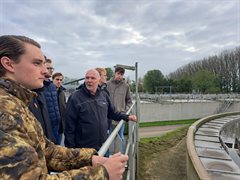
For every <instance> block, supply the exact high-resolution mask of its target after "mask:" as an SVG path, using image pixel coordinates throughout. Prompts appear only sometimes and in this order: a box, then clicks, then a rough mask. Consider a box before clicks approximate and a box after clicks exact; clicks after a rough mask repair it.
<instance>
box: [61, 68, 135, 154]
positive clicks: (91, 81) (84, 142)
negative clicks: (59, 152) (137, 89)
mask: <svg viewBox="0 0 240 180" xmlns="http://www.w3.org/2000/svg"><path fill="white" fill-rule="evenodd" d="M99 72H100V73H99ZM123 74H124V69H123V68H122V67H117V68H116V69H115V77H114V78H113V79H112V80H110V81H109V82H107V86H105V83H106V82H104V81H106V72H105V71H104V70H103V71H100V69H91V70H88V71H87V73H86V75H85V81H84V84H82V85H80V87H79V88H78V90H77V91H75V92H73V94H72V95H71V96H70V97H69V99H68V103H67V108H66V116H65V118H66V119H65V124H66V126H65V132H64V135H65V145H66V146H67V147H71V148H76V147H88V148H94V149H96V150H99V149H100V147H101V146H102V145H103V143H104V142H105V141H106V139H107V137H108V130H111V129H112V123H111V121H112V120H114V122H115V121H117V122H119V121H120V120H122V119H123V120H125V121H128V120H130V121H136V116H135V115H127V114H126V110H128V108H129V107H130V106H131V103H132V101H131V96H130V89H129V86H128V85H127V84H126V83H125V82H124V81H123ZM101 76H104V77H102V78H101ZM104 78H105V79H104ZM99 82H101V83H100V84H99ZM104 87H105V88H104ZM115 104H116V105H117V106H116V105H115ZM127 105H128V106H129V107H128V106H127ZM115 125H116V124H115ZM121 129H122V130H121V131H120V136H121V139H122V140H123V142H124V135H123V131H124V128H121ZM123 145H124V143H123ZM123 151H124V147H123V149H122V153H123Z"/></svg>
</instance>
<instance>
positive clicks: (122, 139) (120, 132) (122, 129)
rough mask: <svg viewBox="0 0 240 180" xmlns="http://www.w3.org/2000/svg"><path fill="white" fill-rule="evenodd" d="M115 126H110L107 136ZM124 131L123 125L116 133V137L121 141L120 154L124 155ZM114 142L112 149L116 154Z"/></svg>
mask: <svg viewBox="0 0 240 180" xmlns="http://www.w3.org/2000/svg"><path fill="white" fill-rule="evenodd" d="M116 126H117V125H114V124H112V126H111V128H110V130H109V134H111V133H112V131H113V129H114V128H115V127H116ZM124 129H125V124H123V125H122V126H121V128H120V130H119V131H118V137H119V138H120V139H121V141H122V147H121V153H122V154H124V152H125V138H124ZM114 144H115V142H113V143H112V146H113V149H114V153H117V152H116V150H115V147H114Z"/></svg>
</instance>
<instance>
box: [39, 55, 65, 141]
mask: <svg viewBox="0 0 240 180" xmlns="http://www.w3.org/2000/svg"><path fill="white" fill-rule="evenodd" d="M46 67H47V73H46V75H45V81H44V92H43V93H44V96H45V99H46V105H47V109H48V114H49V118H50V121H51V125H52V131H53V135H54V137H55V139H56V143H57V144H61V140H62V134H61V133H59V126H60V123H61V117H60V111H59V106H58V95H57V89H56V86H55V85H54V84H53V82H52V81H51V80H50V78H51V77H52V74H53V70H54V68H53V67H52V60H51V59H49V58H46Z"/></svg>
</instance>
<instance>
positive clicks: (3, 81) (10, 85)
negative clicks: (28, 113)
mask: <svg viewBox="0 0 240 180" xmlns="http://www.w3.org/2000/svg"><path fill="white" fill-rule="evenodd" d="M0 87H2V88H3V89H5V90H6V91H7V92H9V93H10V94H12V95H13V96H16V97H17V98H18V99H20V100H21V101H23V102H24V103H25V104H26V105H28V104H29V103H30V101H31V100H32V98H33V97H35V96H37V94H36V93H35V92H33V91H30V90H29V89H26V88H25V87H23V86H22V85H20V84H17V83H15V82H14V81H12V80H10V79H7V78H0Z"/></svg>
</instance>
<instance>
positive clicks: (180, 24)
mask: <svg viewBox="0 0 240 180" xmlns="http://www.w3.org/2000/svg"><path fill="white" fill-rule="evenodd" d="M5 34H15V35H25V36H28V37H31V38H33V39H35V40H36V41H38V42H39V43H40V44H41V46H42V51H43V52H44V54H45V55H46V56H47V57H49V58H51V59H52V60H53V61H54V67H55V71H58V72H62V73H63V74H64V75H65V76H68V77H71V78H82V77H83V76H84V74H85V72H86V71H87V70H88V69H90V68H95V67H113V66H114V65H116V64H124V65H130V66H134V65H135V62H138V67H139V76H141V77H143V76H144V75H145V74H146V73H147V71H149V70H153V69H159V70H160V71H161V72H162V73H163V74H164V75H168V74H169V73H171V72H173V71H175V70H176V69H177V68H179V67H181V66H183V65H185V64H187V63H189V62H191V61H196V60H200V59H202V58H204V57H208V56H209V55H214V54H219V53H220V52H222V51H223V50H225V49H234V48H235V47H238V46H239V45H240V0H34V1H33V0H0V35H5ZM127 76H129V77H130V78H131V79H133V78H134V72H131V71H126V77H127Z"/></svg>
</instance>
